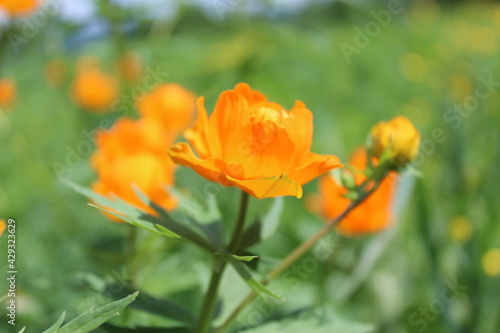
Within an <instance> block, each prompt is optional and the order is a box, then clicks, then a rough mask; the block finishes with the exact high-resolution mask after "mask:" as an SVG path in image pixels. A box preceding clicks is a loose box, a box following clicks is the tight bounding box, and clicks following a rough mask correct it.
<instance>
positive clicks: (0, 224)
mask: <svg viewBox="0 0 500 333" xmlns="http://www.w3.org/2000/svg"><path fill="white" fill-rule="evenodd" d="M5 228H7V225H6V224H5V220H3V219H0V236H2V234H3V232H4V231H5Z"/></svg>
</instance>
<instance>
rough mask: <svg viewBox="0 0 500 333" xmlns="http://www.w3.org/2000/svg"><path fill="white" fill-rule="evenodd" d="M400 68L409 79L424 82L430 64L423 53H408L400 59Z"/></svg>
mask: <svg viewBox="0 0 500 333" xmlns="http://www.w3.org/2000/svg"><path fill="white" fill-rule="evenodd" d="M399 69H400V71H401V74H402V75H403V77H404V78H405V79H407V80H408V81H412V82H422V81H424V80H425V78H426V77H427V71H428V66H427V62H426V61H425V59H424V58H423V57H422V56H421V55H419V54H416V53H406V54H404V55H403V57H401V59H400V61H399Z"/></svg>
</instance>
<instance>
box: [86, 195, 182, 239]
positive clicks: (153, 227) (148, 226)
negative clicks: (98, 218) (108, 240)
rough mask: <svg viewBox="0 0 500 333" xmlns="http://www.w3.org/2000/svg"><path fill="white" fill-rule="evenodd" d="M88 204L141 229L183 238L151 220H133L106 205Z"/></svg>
mask: <svg viewBox="0 0 500 333" xmlns="http://www.w3.org/2000/svg"><path fill="white" fill-rule="evenodd" d="M88 205H89V206H90V207H94V208H97V209H99V210H102V211H103V212H106V213H109V214H111V215H113V216H116V217H117V218H119V219H120V220H122V221H124V222H127V223H129V224H132V225H133V226H136V227H138V228H141V229H144V230H147V231H150V232H153V233H155V234H158V235H162V236H167V237H169V238H181V237H180V236H179V235H177V234H176V233H174V232H172V231H170V230H168V229H166V228H163V230H162V229H160V228H159V227H158V226H160V227H162V226H161V225H159V224H154V223H151V222H148V221H142V220H139V219H136V220H132V219H131V218H129V217H127V216H123V215H120V214H118V213H115V212H113V211H112V210H110V209H106V208H104V207H99V206H97V205H94V204H91V203H89V204H88Z"/></svg>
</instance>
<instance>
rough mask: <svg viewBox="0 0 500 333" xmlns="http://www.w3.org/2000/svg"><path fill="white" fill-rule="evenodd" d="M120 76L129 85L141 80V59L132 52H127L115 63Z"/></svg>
mask: <svg viewBox="0 0 500 333" xmlns="http://www.w3.org/2000/svg"><path fill="white" fill-rule="evenodd" d="M117 67H118V72H119V73H120V76H121V77H122V78H123V79H125V80H126V81H128V82H130V83H136V82H138V81H139V80H140V79H141V75H142V64H141V58H139V56H138V55H137V54H135V53H134V52H127V53H125V54H124V55H123V56H121V57H120V58H119V59H118V61H117Z"/></svg>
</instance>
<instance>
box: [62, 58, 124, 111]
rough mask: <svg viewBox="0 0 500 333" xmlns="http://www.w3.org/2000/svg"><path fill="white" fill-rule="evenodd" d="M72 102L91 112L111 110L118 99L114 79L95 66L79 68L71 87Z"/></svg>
mask: <svg viewBox="0 0 500 333" xmlns="http://www.w3.org/2000/svg"><path fill="white" fill-rule="evenodd" d="M72 93H73V100H74V101H75V102H76V104H78V105H79V106H81V107H82V108H84V109H87V110H89V111H93V112H107V111H110V110H111V107H112V104H113V101H115V100H116V98H117V97H118V83H117V82H116V79H115V78H114V77H113V76H111V75H108V74H105V73H103V72H102V71H101V70H100V69H99V68H98V67H97V66H90V67H83V68H81V69H80V70H79V71H78V73H77V75H76V78H75V80H74V82H73V86H72Z"/></svg>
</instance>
